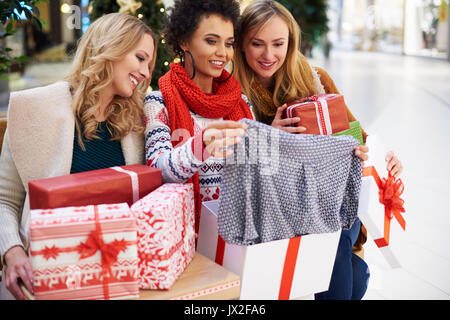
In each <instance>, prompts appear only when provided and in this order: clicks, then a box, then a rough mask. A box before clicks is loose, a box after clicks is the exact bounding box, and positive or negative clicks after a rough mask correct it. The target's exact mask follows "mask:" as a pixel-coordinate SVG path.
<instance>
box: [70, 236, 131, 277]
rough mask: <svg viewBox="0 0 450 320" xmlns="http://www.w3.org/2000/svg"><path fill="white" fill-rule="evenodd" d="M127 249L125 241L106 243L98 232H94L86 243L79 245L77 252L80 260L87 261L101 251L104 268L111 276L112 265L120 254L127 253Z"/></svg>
mask: <svg viewBox="0 0 450 320" xmlns="http://www.w3.org/2000/svg"><path fill="white" fill-rule="evenodd" d="M126 248H127V242H126V241H125V240H124V239H122V240H114V241H113V242H111V243H105V242H104V241H103V237H102V235H101V234H100V233H99V232H98V230H94V231H92V232H91V233H90V234H89V236H88V238H87V240H86V242H82V243H80V244H79V245H78V247H77V252H78V253H79V254H80V259H85V258H89V257H91V256H93V255H94V254H95V253H96V252H97V251H98V250H99V251H100V252H101V256H102V267H103V268H104V271H106V272H107V273H109V274H110V275H111V266H112V264H113V263H114V262H116V261H117V256H118V255H119V253H120V252H121V251H125V250H126Z"/></svg>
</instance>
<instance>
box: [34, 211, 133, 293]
mask: <svg viewBox="0 0 450 320" xmlns="http://www.w3.org/2000/svg"><path fill="white" fill-rule="evenodd" d="M30 240H31V241H30V257H31V263H32V268H33V278H34V292H35V297H36V299H40V300H66V299H70V300H72V299H76V300H91V299H126V298H137V297H139V286H138V257H137V233H136V219H135V218H134V216H133V215H132V214H131V212H130V208H129V206H128V204H127V203H120V204H108V205H91V206H83V207H65V208H58V209H47V210H41V209H39V210H32V211H31V222H30Z"/></svg>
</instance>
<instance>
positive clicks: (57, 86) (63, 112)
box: [0, 81, 144, 261]
mask: <svg viewBox="0 0 450 320" xmlns="http://www.w3.org/2000/svg"><path fill="white" fill-rule="evenodd" d="M74 130H75V121H74V117H73V112H72V95H71V93H70V90H69V83H68V82H63V81H62V82H56V83H54V84H51V85H49V86H46V87H39V88H35V89H29V90H24V91H19V92H12V93H11V96H10V102H9V108H8V127H7V130H6V133H5V138H4V143H3V148H2V152H1V155H0V254H1V258H2V261H3V256H4V254H5V252H6V251H7V250H8V249H9V248H11V247H12V246H16V245H22V246H23V247H24V248H25V249H27V248H28V238H29V210H30V209H29V199H28V181H30V180H35V179H42V178H49V177H55V176H60V175H66V174H69V173H70V168H71V166H72V155H73V141H74ZM121 145H122V151H123V155H124V158H125V163H126V164H127V165H128V164H135V163H142V164H143V163H144V135H143V134H142V135H138V134H134V133H131V134H129V135H127V136H126V137H124V138H123V139H122V140H121Z"/></svg>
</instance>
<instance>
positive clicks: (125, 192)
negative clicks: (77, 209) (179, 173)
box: [28, 164, 162, 209]
mask: <svg viewBox="0 0 450 320" xmlns="http://www.w3.org/2000/svg"><path fill="white" fill-rule="evenodd" d="M161 179H162V174H161V170H160V169H156V168H150V167H148V166H145V165H142V164H133V165H127V166H120V167H111V168H106V169H99V170H92V171H86V172H80V173H74V174H69V175H64V176H58V177H53V178H46V179H39V180H34V181H30V182H29V183H28V189H29V194H30V209H54V208H60V207H68V206H86V205H93V204H112V203H120V202H126V203H128V205H130V206H131V205H132V204H133V203H134V202H136V201H137V200H139V199H140V198H142V197H144V196H145V195H147V194H148V193H150V192H151V191H153V190H155V189H156V188H158V187H159V186H160V185H161V183H162V181H161Z"/></svg>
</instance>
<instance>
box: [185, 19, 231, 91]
mask: <svg viewBox="0 0 450 320" xmlns="http://www.w3.org/2000/svg"><path fill="white" fill-rule="evenodd" d="M233 44H234V28H233V23H232V22H231V21H230V20H225V19H224V18H223V17H222V16H220V15H216V14H211V15H209V16H206V15H205V16H203V17H201V18H200V22H199V24H198V27H197V30H195V32H194V33H193V34H192V36H191V37H190V39H189V40H188V41H186V43H183V44H181V45H180V47H181V49H182V50H183V51H186V50H188V51H189V52H190V53H191V54H192V56H193V58H194V61H195V70H196V71H195V77H194V78H193V79H192V81H194V82H195V83H196V84H197V85H198V87H199V88H200V89H201V90H202V91H203V92H211V90H212V81H213V78H218V77H220V75H221V74H222V71H223V69H224V68H225V66H226V65H227V64H228V62H229V61H230V60H231V59H232V58H233V53H234V50H233ZM185 68H186V70H187V72H188V73H189V75H191V76H192V74H193V66H192V60H191V58H190V55H189V54H185Z"/></svg>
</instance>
